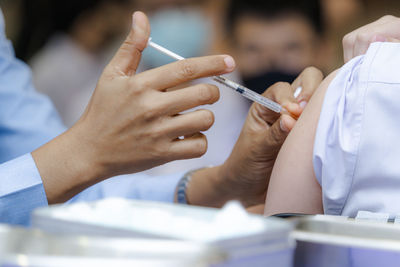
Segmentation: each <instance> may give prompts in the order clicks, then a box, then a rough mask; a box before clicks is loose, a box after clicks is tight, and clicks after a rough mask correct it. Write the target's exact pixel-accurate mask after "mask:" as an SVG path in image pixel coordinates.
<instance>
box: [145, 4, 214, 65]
mask: <svg viewBox="0 0 400 267" xmlns="http://www.w3.org/2000/svg"><path fill="white" fill-rule="evenodd" d="M149 19H150V25H151V37H152V38H153V39H152V40H153V41H154V42H155V43H157V44H160V45H161V46H164V47H166V48H168V49H169V50H171V51H173V52H175V53H177V54H179V55H181V56H183V57H185V58H186V57H196V56H203V55H205V53H206V52H207V50H208V48H209V46H210V43H211V35H212V34H211V33H210V32H211V30H210V29H211V28H210V26H209V25H210V23H209V22H208V21H207V17H206V16H205V15H204V14H202V12H201V11H199V10H195V9H164V10H161V11H158V12H156V13H154V14H153V15H152V16H150V18H149ZM173 61H174V60H171V58H170V57H168V56H165V55H163V54H161V53H160V52H158V51H155V50H154V49H151V48H147V49H145V51H144V53H143V57H142V62H143V64H144V65H145V66H146V67H149V68H154V67H159V66H161V65H165V64H167V63H171V62H173Z"/></svg>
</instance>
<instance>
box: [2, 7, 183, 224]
mask: <svg viewBox="0 0 400 267" xmlns="http://www.w3.org/2000/svg"><path fill="white" fill-rule="evenodd" d="M64 130H65V127H64V126H63V124H62V122H61V120H60V118H59V116H58V114H57V112H56V110H55V108H54V106H53V105H52V103H51V102H50V100H49V99H48V98H47V97H45V96H43V95H41V94H39V93H37V92H36V91H35V89H34V87H33V85H32V80H31V72H30V69H29V67H28V66H26V65H25V64H24V63H23V62H21V61H19V60H18V59H16V58H15V56H14V52H13V49H12V45H11V43H10V42H9V41H8V40H7V39H6V37H5V32H4V20H3V16H2V13H1V10H0V222H2V223H10V224H22V225H27V224H28V223H29V216H30V213H31V211H32V210H33V209H34V208H36V207H39V206H46V205H47V204H48V203H47V198H46V194H45V191H44V187H43V183H42V180H41V177H40V174H39V172H38V170H37V168H36V165H35V162H34V161H33V159H32V156H31V155H30V154H27V153H29V152H31V151H33V150H35V149H36V148H38V147H39V146H41V145H43V144H44V143H46V142H48V141H49V140H51V139H53V138H54V137H56V136H57V135H59V134H60V133H62V132H63V131H64ZM24 154H25V155H24ZM21 155H23V156H21ZM17 157H19V158H17ZM15 158H16V159H15ZM11 159H14V160H12V161H10V160H11ZM7 161H8V162H7ZM1 163H3V164H1ZM181 176H182V174H176V175H170V176H161V177H151V176H146V175H141V174H135V175H127V176H120V177H115V178H112V179H109V180H107V181H104V182H102V183H100V184H97V185H95V186H92V187H91V188H89V189H87V190H85V191H84V192H82V193H81V194H79V195H77V196H76V197H75V198H73V199H72V200H71V201H70V202H77V201H92V200H97V199H100V198H105V197H125V198H132V199H146V200H155V201H169V202H171V201H173V196H174V191H175V187H176V185H177V183H178V180H179V178H180V177H181Z"/></svg>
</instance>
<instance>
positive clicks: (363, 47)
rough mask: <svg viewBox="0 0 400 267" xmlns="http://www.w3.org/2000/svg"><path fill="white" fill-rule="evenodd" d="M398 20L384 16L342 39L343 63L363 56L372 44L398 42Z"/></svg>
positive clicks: (399, 31)
mask: <svg viewBox="0 0 400 267" xmlns="http://www.w3.org/2000/svg"><path fill="white" fill-rule="evenodd" d="M399 39H400V18H397V17H394V16H390V15H388V16H384V17H382V18H380V19H379V20H377V21H375V22H372V23H370V24H368V25H365V26H363V27H361V28H359V29H357V30H355V31H353V32H351V33H349V34H347V35H346V36H345V37H344V38H343V50H344V61H345V62H348V61H349V60H351V59H352V58H354V57H357V56H359V55H363V54H365V53H366V52H367V50H368V47H369V45H370V44H371V43H373V42H399Z"/></svg>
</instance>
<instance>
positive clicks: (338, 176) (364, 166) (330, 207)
mask: <svg viewBox="0 0 400 267" xmlns="http://www.w3.org/2000/svg"><path fill="white" fill-rule="evenodd" d="M399 114H400V44H399V43H373V44H372V45H371V46H370V48H369V50H368V52H367V53H366V55H364V56H360V57H357V58H354V59H353V60H351V61H350V62H349V63H347V64H346V65H344V66H343V68H342V69H341V70H340V71H339V72H338V74H337V76H336V77H335V79H334V80H333V81H332V83H331V84H330V86H329V88H328V90H327V92H326V96H325V99H324V103H323V107H322V111H321V115H320V120H319V123H318V128H317V133H316V139H315V144H314V156H313V163H314V170H315V174H316V177H317V179H318V181H319V183H320V184H321V187H322V193H323V205H324V211H325V213H327V214H335V215H346V216H355V215H356V214H357V212H358V211H359V210H364V211H371V212H383V213H389V214H391V215H395V214H400V117H399Z"/></svg>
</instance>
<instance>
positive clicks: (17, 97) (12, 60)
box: [0, 10, 65, 163]
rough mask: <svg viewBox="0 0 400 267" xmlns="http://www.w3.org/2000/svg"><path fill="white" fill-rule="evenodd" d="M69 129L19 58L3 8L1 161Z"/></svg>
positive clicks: (0, 43)
mask: <svg viewBox="0 0 400 267" xmlns="http://www.w3.org/2000/svg"><path fill="white" fill-rule="evenodd" d="M64 130H65V127H64V126H63V124H62V122H61V120H60V118H59V116H58V114H57V112H56V110H55V108H54V106H53V105H52V103H51V102H50V100H49V99H48V98H47V97H45V96H44V95H41V94H39V93H37V92H36V91H35V89H34V87H33V85H32V79H31V72H30V69H29V67H28V66H26V64H24V63H23V62H21V61H19V60H18V59H16V57H15V56H14V52H13V49H12V45H11V43H10V41H8V40H7V39H6V36H5V33H4V21H3V16H2V14H1V10H0V163H1V162H5V161H7V160H10V159H13V158H16V157H19V156H21V155H23V154H26V153H29V152H31V151H33V150H35V149H36V148H38V147H39V146H41V145H43V144H44V143H46V142H48V141H49V140H51V139H53V138H54V137H56V136H57V135H59V134H60V133H62V132H63V131H64Z"/></svg>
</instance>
